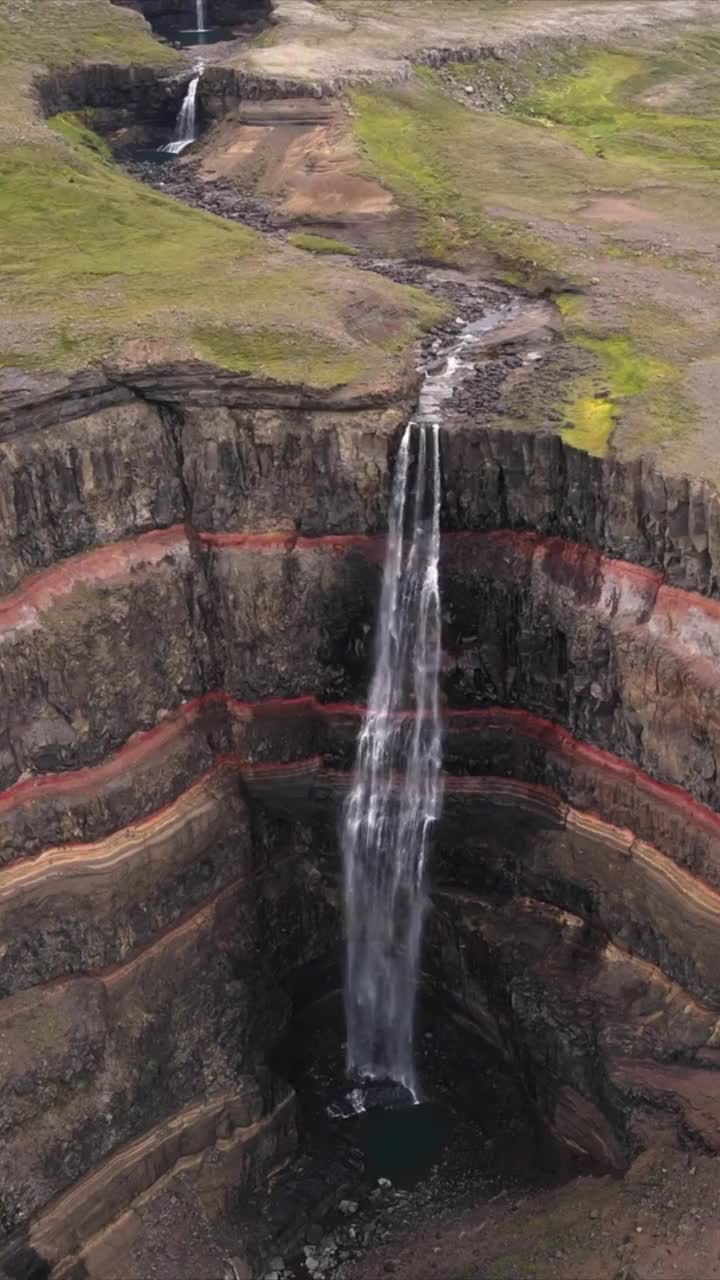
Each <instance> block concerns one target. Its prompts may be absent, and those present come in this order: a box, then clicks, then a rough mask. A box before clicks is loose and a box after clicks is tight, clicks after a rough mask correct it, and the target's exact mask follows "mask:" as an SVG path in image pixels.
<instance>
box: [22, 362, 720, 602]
mask: <svg viewBox="0 0 720 1280" xmlns="http://www.w3.org/2000/svg"><path fill="white" fill-rule="evenodd" d="M122 378H125V381H122ZM173 378H174V382H173V383H172V386H171V385H170V383H169V382H168V381H164V380H163V379H161V378H160V376H159V374H158V371H157V370H151V371H150V373H146V374H144V375H141V374H137V376H136V377H132V376H130V375H121V374H120V372H118V374H117V378H116V377H115V375H113V377H112V379H111V378H108V377H106V376H105V375H104V374H100V373H89V372H88V373H86V374H84V375H83V376H82V377H81V378H78V379H74V380H71V382H72V387H74V390H73V389H72V388H71V387H70V386H69V384H68V379H67V378H65V376H64V375H63V376H61V375H57V376H55V375H52V376H51V375H48V376H47V377H46V378H45V379H41V380H40V382H41V384H42V385H41V386H39V385H38V379H37V378H36V377H35V376H34V375H33V377H32V378H30V379H29V380H28V379H27V378H25V377H24V376H23V377H21V376H20V375H13V374H11V373H8V372H6V373H5V374H4V375H2V379H0V387H2V389H3V390H4V392H5V393H6V394H5V395H4V396H3V406H4V407H3V409H2V410H1V411H0V440H2V444H0V449H1V450H2V459H3V468H2V474H1V476H0V515H1V516H2V528H3V543H2V546H0V591H2V592H3V593H7V592H9V591H11V590H13V588H14V587H16V586H17V585H18V584H19V583H20V582H21V581H22V578H23V577H24V576H25V575H27V574H28V573H31V572H33V571H34V570H36V569H40V568H45V567H47V566H49V565H50V564H52V563H54V562H55V561H57V560H60V559H64V558H66V557H68V556H71V555H75V554H77V553H78V552H80V551H84V550H88V549H91V548H93V547H95V546H97V545H99V544H105V543H110V542H114V541H116V540H118V539H120V538H127V537H131V536H134V535H136V534H139V533H144V532H148V531H150V530H152V529H155V528H158V527H162V526H166V525H172V524H175V523H177V522H181V521H188V522H190V523H191V524H192V525H193V526H194V527H196V528H197V529H198V530H199V531H201V532H213V531H216V532H220V531H222V532H231V531H235V532H253V533H255V532H260V531H263V530H278V529H286V530H288V531H295V532H298V533H301V534H307V535H316V534H330V533H340V534H346V533H372V532H375V531H380V530H382V529H383V528H384V521H385V513H386V507H387V495H388V491H389V483H390V481H389V477H390V473H391V470H392V462H393V458H394V455H395V451H396V448H397V443H398V440H399V435H400V432H401V428H402V426H403V424H404V422H405V421H406V420H407V416H408V413H409V411H410V408H411V405H412V396H413V383H412V380H411V381H410V382H409V383H408V385H407V386H406V387H405V388H397V387H395V388H386V390H385V391H384V392H383V391H382V390H380V389H378V390H376V391H374V392H373V393H370V392H369V391H368V392H365V393H357V394H354V395H352V396H350V395H342V394H340V393H333V394H331V393H329V392H328V393H324V394H323V393H312V394H311V393H310V392H308V391H307V390H306V389H303V388H296V389H292V388H283V387H279V386H278V387H272V386H268V385H267V384H264V385H261V384H256V385H253V384H252V383H251V382H250V381H249V380H248V379H243V378H239V377H237V376H236V375H232V374H227V375H222V374H220V373H218V371H217V370H215V371H211V370H208V371H207V376H206V378H204V379H203V378H200V377H199V376H198V373H197V371H196V370H192V369H191V368H190V367H183V368H182V369H178V370H176V371H175V373H174V375H173ZM3 382H4V384H5V385H4V386H3ZM138 395H140V396H141V397H142V399H139V398H138ZM78 415H80V416H78ZM546 427H547V424H545V423H543V422H542V421H538V422H537V423H536V424H534V426H533V430H532V431H521V430H517V431H514V430H497V429H494V428H492V429H491V428H486V427H484V426H483V425H482V423H469V422H466V423H465V424H464V425H457V426H455V427H454V428H453V429H452V430H448V431H447V432H445V433H444V437H443V470H444V478H445V490H446V497H445V511H444V525H445V528H446V529H447V530H456V531H458V530H468V531H479V530H490V529H497V528H508V529H518V530H524V529H527V530H532V531H535V532H538V533H541V534H548V535H550V534H551V535H557V536H559V537H563V538H566V539H569V540H571V541H575V542H579V543H583V544H586V545H588V546H590V547H592V548H594V549H595V550H599V551H602V552H604V553H605V554H607V555H610V556H613V557H617V558H622V559H624V560H628V561H631V562H633V563H635V564H639V565H643V566H646V567H648V568H652V569H657V570H659V571H660V572H662V573H663V574H664V576H665V579H666V581H667V582H668V583H669V584H671V585H673V586H678V587H682V588H684V589H687V590H691V591H698V592H701V593H703V594H706V595H718V594H720V588H719V586H718V583H719V581H720V575H719V574H718V563H720V498H719V497H718V494H717V493H716V491H715V490H714V488H713V487H712V486H710V485H708V484H704V483H700V482H698V481H694V480H693V481H690V480H688V479H687V478H685V477H682V476H664V475H662V474H660V473H659V472H658V471H657V470H656V468H655V467H654V465H653V463H652V461H649V460H648V459H638V460H637V461H635V462H625V461H622V460H620V459H617V458H614V457H612V456H611V457H609V458H606V459H599V458H593V457H590V456H589V455H588V454H586V453H584V452H582V451H578V450H575V449H572V448H570V447H569V446H567V445H565V444H564V443H563V441H562V440H561V439H560V437H558V436H557V435H556V434H555V433H554V432H553V431H552V430H549V429H546Z"/></svg>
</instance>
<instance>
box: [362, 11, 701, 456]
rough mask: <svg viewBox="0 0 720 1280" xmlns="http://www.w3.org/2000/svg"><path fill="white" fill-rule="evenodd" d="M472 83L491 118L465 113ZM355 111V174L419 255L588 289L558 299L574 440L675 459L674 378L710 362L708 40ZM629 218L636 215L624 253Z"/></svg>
mask: <svg viewBox="0 0 720 1280" xmlns="http://www.w3.org/2000/svg"><path fill="white" fill-rule="evenodd" d="M644 43H646V41H645V42H644ZM466 86H472V87H473V88H474V89H475V90H476V92H477V91H480V92H481V94H482V97H483V99H484V100H485V101H487V100H488V99H489V100H490V102H492V101H493V98H494V99H495V101H496V102H497V107H496V109H494V110H493V109H489V110H484V111H478V110H472V109H469V107H468V106H467V105H466V99H465V93H466ZM468 96H470V95H468ZM475 100H477V98H476V99H475ZM352 102H353V106H354V109H355V111H356V124H355V129H356V136H357V140H358V146H359V149H360V150H361V152H362V154H363V155H364V157H365V159H364V165H365V167H366V168H368V169H370V170H371V171H372V172H373V173H374V174H376V175H377V176H378V177H380V179H381V180H382V181H383V182H384V183H385V184H386V185H387V186H389V187H390V188H391V189H392V190H393V192H394V194H395V196H396V199H397V200H398V202H399V203H400V204H401V205H402V206H404V207H406V208H408V209H411V210H414V211H415V212H416V213H419V214H420V218H421V232H420V247H421V248H422V249H423V250H424V251H426V252H428V253H430V254H432V255H433V256H435V257H438V258H441V259H445V260H450V261H460V262H464V263H473V262H478V263H481V264H482V263H487V262H488V261H490V262H493V263H494V265H495V269H496V270H497V271H498V273H499V274H500V275H503V276H504V277H505V278H507V279H511V280H513V281H516V282H518V283H523V284H529V285H531V286H538V285H542V284H546V283H547V282H548V280H550V279H551V278H552V274H553V273H556V274H561V275H563V276H564V277H565V288H566V289H567V288H568V287H569V286H571V287H572V288H573V289H577V288H578V287H579V288H580V289H581V290H582V289H583V286H584V287H585V291H586V295H587V296H585V297H581V296H576V295H575V294H569V293H565V295H564V297H563V298H562V302H563V312H564V315H565V327H566V333H567V335H568V337H569V338H570V339H571V340H572V341H573V342H574V343H575V344H576V345H577V349H578V351H579V353H581V356H582V358H581V359H579V361H578V365H579V369H580V370H581V372H579V373H578V375H577V377H576V378H575V379H573V380H572V382H571V385H570V386H569V387H568V388H567V390H566V414H567V426H566V427H565V428H564V429H563V434H564V435H565V436H566V438H567V439H568V441H571V442H572V443H573V444H576V445H577V446H579V447H582V448H587V449H589V450H590V451H591V452H593V453H598V454H602V453H604V452H606V451H607V448H608V444H609V440H610V437H611V434H612V433H613V431H614V430H615V437H614V439H615V442H616V443H618V444H621V445H622V447H623V448H625V449H626V450H627V451H630V452H632V451H636V450H637V449H639V448H646V447H648V446H660V447H662V448H664V449H665V450H666V451H667V453H668V455H672V454H673V452H675V453H676V454H677V455H678V456H680V455H681V454H682V453H683V450H684V449H686V446H687V444H688V440H689V437H690V436H691V434H692V430H691V424H692V419H693V414H694V412H695V410H694V407H693V406H692V405H691V403H690V401H689V397H688V392H687V387H686V376H687V374H688V371H689V368H690V366H691V363H692V361H693V360H694V359H696V358H708V357H713V356H714V355H715V353H716V351H717V350H718V337H717V323H716V324H715V326H714V327H713V326H712V324H710V325H709V324H708V320H712V319H713V318H714V319H715V321H716V322H717V316H718V313H719V312H720V280H719V278H718V270H717V256H716V253H715V252H714V250H715V246H714V244H713V243H712V227H713V226H717V225H718V219H719V217H720V32H707V31H705V32H702V33H700V34H692V33H690V34H688V32H687V31H686V32H685V33H684V35H683V38H682V40H675V41H673V44H672V45H669V44H668V45H667V46H665V45H658V46H657V47H655V48H646V47H643V45H640V46H638V44H637V42H635V43H634V44H633V47H632V49H631V50H627V49H625V48H623V47H619V48H614V49H605V50H594V51H593V50H587V49H586V50H585V51H578V50H577V49H575V50H558V49H556V50H555V51H554V52H551V53H548V52H547V49H545V50H544V51H541V52H536V53H530V54H528V55H525V57H524V58H523V59H518V60H516V61H515V62H514V63H513V64H507V63H504V62H493V61H490V62H486V61H484V62H482V63H478V64H470V65H468V64H459V65H455V66H453V65H451V66H450V67H449V68H447V69H446V70H444V71H443V72H439V73H438V72H432V71H429V70H427V69H426V68H418V69H417V75H416V78H415V80H414V82H411V83H410V84H409V85H400V86H396V87H386V88H383V89H375V88H373V89H369V90H368V89H364V88H363V89H362V90H358V91H355V92H353V93H352ZM599 198H604V199H608V200H614V201H617V202H620V203H619V204H618V213H617V221H616V222H613V221H612V220H610V222H608V221H607V220H605V222H603V223H597V222H595V223H593V222H592V220H588V217H587V214H586V209H587V208H588V207H589V206H591V205H592V203H593V201H594V200H597V199H599ZM628 200H629V201H630V206H631V207H630V213H629V215H626V214H625V213H624V211H623V210H624V205H623V202H625V201H628ZM625 216H630V217H637V218H638V219H639V221H638V227H639V228H640V231H639V234H638V235H636V236H635V238H633V239H632V240H630V239H626V238H625V236H624V234H623V220H624V217H625ZM678 220H679V222H680V224H681V226H680V229H679V230H678V228H677V226H673V223H678ZM665 221H667V223H668V225H669V226H670V229H671V232H672V235H671V236H666V235H665V230H664V225H663V224H664V222H665ZM650 223H652V225H650ZM646 225H647V226H648V230H647V232H645V231H644V230H643V228H644V227H645V226H646ZM636 231H637V228H636ZM673 239H674V241H675V244H674V245H672V246H671V241H672V240H673ZM591 281H592V284H591ZM595 286H598V287H595ZM560 292H561V293H562V291H560ZM669 294H672V295H673V306H672V309H671V310H670V309H669V308H668V305H667V302H668V295H669ZM675 295H677V300H676V298H675ZM701 320H702V322H701ZM589 357H592V358H590V359H589ZM619 424H620V425H619Z"/></svg>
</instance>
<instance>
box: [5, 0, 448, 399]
mask: <svg viewBox="0 0 720 1280" xmlns="http://www.w3.org/2000/svg"><path fill="white" fill-rule="evenodd" d="M0 61H2V62H3V63H4V64H5V66H6V69H7V71H8V78H7V79H6V80H5V82H4V85H3V88H2V89H1V90H0V105H3V106H6V107H7V112H6V119H7V125H8V127H7V130H6V131H5V133H4V136H3V139H2V141H1V142H0V224H1V225H2V260H1V261H0V275H1V276H2V291H3V300H4V303H5V311H4V317H3V319H2V320H0V365H5V366H8V365H14V366H15V365H16V366H20V367H23V368H28V369H44V368H46V369H53V368H68V369H73V368H78V367H80V368H81V367H83V366H84V365H87V364H88V363H91V362H93V361H98V360H104V361H107V362H111V363H114V362H120V363H123V362H129V363H133V361H134V360H137V361H139V362H140V363H145V362H148V361H150V362H152V361H153V360H154V359H157V360H160V361H162V362H166V361H169V360H178V359H192V358H200V359H211V360H213V361H214V362H215V363H219V364H221V365H223V367H226V368H231V369H235V370H242V371H247V372H248V373H254V374H257V375H261V374H264V375H269V374H271V375H272V376H277V377H280V378H287V377H291V378H292V380H293V381H296V382H304V383H306V384H309V385H316V386H319V387H324V388H326V387H331V386H334V385H341V384H345V383H347V382H348V381H355V380H366V381H370V382H373V383H377V382H378V381H383V380H387V379H390V380H392V379H393V378H394V377H395V371H396V370H397V369H398V367H399V366H400V365H401V364H402V363H403V362H404V359H405V358H406V355H407V350H408V347H409V346H410V344H412V342H413V341H414V340H415V339H416V338H417V336H418V335H419V333H420V332H421V331H422V330H423V329H424V328H425V327H427V326H428V325H430V324H432V323H433V322H434V320H435V319H436V318H437V317H438V315H439V314H440V309H439V308H438V306H437V304H435V303H434V302H432V301H431V300H430V299H429V298H427V297H425V295H423V294H422V293H420V292H419V291H417V290H406V289H403V288H401V287H398V286H395V285H393V284H392V283H390V282H388V281H385V280H382V279H380V278H378V277H372V276H369V275H364V276H363V277H361V278H360V281H358V279H357V278H356V276H355V275H354V273H353V274H351V273H350V272H349V271H347V270H344V269H342V268H338V267H336V266H335V265H331V264H327V265H326V264H322V265H321V264H319V263H313V264H311V263H310V262H309V260H308V258H307V255H306V254H301V253H299V252H295V251H294V250H292V249H285V248H282V247H280V246H278V245H277V244H275V243H273V242H270V241H268V240H266V239H264V238H263V237H262V236H260V235H258V234H256V233H255V232H253V231H250V230H248V229H246V228H244V227H242V226H240V225H238V224H237V223H231V222H227V221H223V220H222V219H219V218H216V217H214V216H212V215H209V214H204V213H201V212H198V211H196V210H194V209H191V208H189V207H188V206H185V205H183V204H180V203H177V202H176V201H173V200H170V199H168V198H166V197H164V196H163V195H161V194H159V193H157V192H154V191H152V190H150V189H148V188H147V187H144V186H142V185H141V184H140V183H138V182H135V181H134V180H133V179H131V178H129V177H128V176H127V175H126V174H124V173H123V172H122V170H120V169H119V168H118V167H117V166H115V165H114V164H113V163H112V162H111V160H110V157H109V153H108V151H107V148H106V147H105V145H104V144H103V143H102V141H101V140H100V139H99V138H97V137H96V136H95V135H94V134H93V133H92V132H91V131H90V130H89V129H88V128H87V127H86V126H85V125H84V124H83V123H82V121H80V120H79V119H77V118H76V117H74V116H72V115H63V116H60V117H57V118H56V119H55V120H53V121H50V122H48V123H49V127H48V125H46V124H45V123H44V122H43V121H42V120H41V119H40V118H39V117H38V115H37V107H36V104H35V102H34V100H33V98H32V95H31V85H32V81H33V79H34V78H35V77H36V76H37V75H39V74H42V73H43V71H44V69H45V68H56V69H57V68H64V67H74V66H77V65H79V64H81V63H83V62H97V61H103V62H114V63H118V64H120V65H126V64H130V63H132V64H133V65H138V64H143V65H151V66H155V65H156V66H158V69H159V71H165V72H166V71H168V70H169V69H172V68H176V67H177V66H178V64H179V65H180V66H181V67H182V65H183V63H182V61H179V59H178V55H177V54H176V53H175V52H174V51H172V50H169V49H167V48H166V47H165V46H162V45H160V44H158V43H157V42H156V41H155V40H154V39H153V38H152V36H151V34H150V32H149V28H147V26H146V25H145V24H144V22H143V21H142V19H141V18H140V17H139V15H137V14H134V13H132V12H131V11H130V10H126V9H123V8H121V7H119V6H116V5H113V4H111V3H110V0H8V4H7V6H6V10H5V12H4V13H3V15H2V17H1V18H0ZM4 125H5V120H4ZM373 307H377V308H380V309H381V310H382V311H383V314H384V315H386V317H387V323H388V327H389V329H390V331H391V332H392V333H394V335H395V338H396V340H397V350H396V351H395V352H393V351H390V349H389V348H388V347H387V346H386V345H384V344H383V343H382V342H381V341H379V340H375V339H373V338H371V337H370V338H369V337H368V336H367V332H366V330H363V327H362V326H358V325H356V323H355V320H354V316H355V315H356V314H358V313H362V312H363V311H364V310H365V309H369V310H371V309H372V308H373ZM209 335H212V337H210V336H209Z"/></svg>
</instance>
